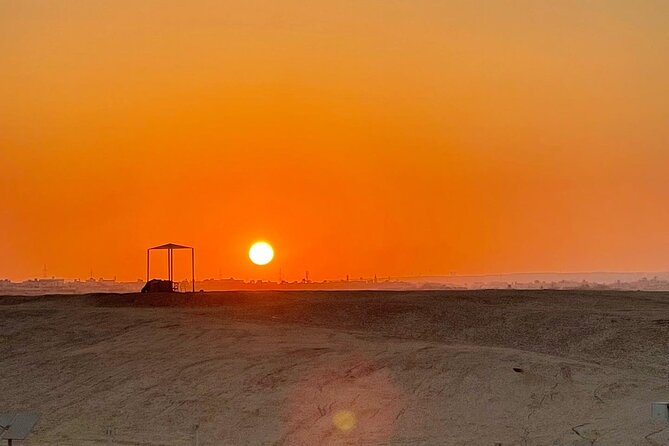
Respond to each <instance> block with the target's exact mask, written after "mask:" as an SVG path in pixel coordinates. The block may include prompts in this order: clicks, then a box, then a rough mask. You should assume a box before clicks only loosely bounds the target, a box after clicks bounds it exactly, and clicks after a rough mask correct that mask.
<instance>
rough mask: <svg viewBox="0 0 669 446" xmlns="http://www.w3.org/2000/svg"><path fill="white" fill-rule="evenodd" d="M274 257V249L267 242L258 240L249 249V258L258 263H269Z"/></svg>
mask: <svg viewBox="0 0 669 446" xmlns="http://www.w3.org/2000/svg"><path fill="white" fill-rule="evenodd" d="M273 258H274V249H273V248H272V245H270V244H269V243H267V242H256V243H254V244H253V246H251V249H249V259H251V261H252V262H253V263H255V264H256V265H267V264H268V263H269V262H271V261H272V259H273Z"/></svg>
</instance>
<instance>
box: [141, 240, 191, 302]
mask: <svg viewBox="0 0 669 446" xmlns="http://www.w3.org/2000/svg"><path fill="white" fill-rule="evenodd" d="M156 249H161V250H167V276H168V280H169V281H170V282H174V250H175V249H190V255H191V274H192V284H193V292H195V249H194V248H192V247H190V246H183V245H176V244H174V243H166V244H164V245H160V246H154V247H153V248H149V249H147V250H146V281H147V282H148V281H149V280H150V279H151V278H150V277H149V275H150V271H151V251H153V250H156Z"/></svg>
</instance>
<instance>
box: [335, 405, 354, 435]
mask: <svg viewBox="0 0 669 446" xmlns="http://www.w3.org/2000/svg"><path fill="white" fill-rule="evenodd" d="M332 423H333V424H334V425H335V426H336V427H337V429H339V430H340V431H344V432H348V431H350V430H351V429H353V428H354V427H355V415H354V414H353V412H351V411H350V410H339V411H337V412H336V413H335V414H334V416H333V417H332Z"/></svg>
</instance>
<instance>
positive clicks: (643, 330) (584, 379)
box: [0, 291, 669, 445]
mask: <svg viewBox="0 0 669 446" xmlns="http://www.w3.org/2000/svg"><path fill="white" fill-rule="evenodd" d="M514 369H515V370H514ZM668 373H669V294H663V293H623V292H619V293H618V292H555V291H543V292H539V291H535V292H518V291H514V292H510V291H509V292H507V291H482V292H481V291H476V292H397V293H387V292H319V293H314V292H283V293H280V292H257V293H206V294H195V295H177V296H174V295H172V296H170V295H152V296H147V295H91V296H69V297H42V298H21V297H11V298H10V297H0V412H7V411H14V410H35V411H38V412H40V413H42V419H41V420H40V422H39V425H38V431H37V432H36V433H35V434H34V435H33V436H32V437H31V440H30V442H27V443H25V444H30V445H53V444H58V445H96V444H103V445H104V444H107V441H108V437H107V436H106V435H105V431H106V429H107V428H108V427H111V428H112V430H113V434H114V435H113V444H141V445H161V444H165V445H191V444H193V435H194V428H193V426H194V425H195V424H199V426H200V427H199V434H198V435H199V441H200V444H201V445H245V444H248V445H256V444H268V445H270V444H280V445H319V444H321V445H330V444H332V445H345V444H351V445H360V444H362V445H377V444H428V445H493V444H494V442H501V443H502V444H504V445H580V444H583V445H590V444H596V445H668V444H669V424H667V423H663V422H657V421H655V422H654V421H652V420H651V419H650V403H651V402H652V401H660V400H668V399H669V375H668Z"/></svg>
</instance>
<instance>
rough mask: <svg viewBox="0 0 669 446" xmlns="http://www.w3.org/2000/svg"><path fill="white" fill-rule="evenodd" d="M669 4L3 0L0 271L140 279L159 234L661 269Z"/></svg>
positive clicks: (299, 250)
mask: <svg viewBox="0 0 669 446" xmlns="http://www.w3.org/2000/svg"><path fill="white" fill-rule="evenodd" d="M667 23H669V2H667V1H664V0H656V1H643V0H640V1H630V0H626V1H615V0H606V1H604V0H601V1H596V0H581V1H571V0H561V1H539V0H526V1H510V0H508V1H501V0H500V1H498V0H488V1H473V0H462V1H452V0H433V1H430V0H411V1H409V0H407V1H399V0H350V1H342V0H339V1H329V2H325V1H309V2H307V1H302V0H253V1H251V0H243V1H242V0H239V1H236V0H235V1H232V0H229V1H180V2H175V1H166V0H161V1H138V0H132V1H125V0H114V1H93V0H85V1H84V0H82V1H75V0H68V1H29V0H20V1H18V0H17V1H8V0H0V169H1V172H0V247H1V248H2V253H1V255H0V278H3V277H5V278H11V279H25V278H29V277H36V276H41V274H42V268H43V265H44V264H46V265H47V268H48V272H49V275H55V276H60V277H68V278H73V277H82V278H84V277H88V275H89V271H90V270H91V269H92V270H93V271H94V275H95V276H96V277H100V276H104V277H112V276H117V277H118V278H119V279H130V280H134V279H137V278H140V277H143V276H144V268H145V266H144V265H145V249H146V248H147V247H149V246H152V245H156V244H160V243H164V242H168V241H172V242H176V243H184V244H191V245H194V246H195V247H196V249H197V255H198V260H199V261H198V276H199V277H218V276H219V274H221V275H222V276H224V277H229V276H235V277H239V278H245V279H252V278H261V279H274V280H276V279H277V278H278V273H279V268H281V269H282V271H283V276H284V278H286V279H291V280H292V279H299V278H301V277H303V275H304V271H305V270H309V271H310V272H311V277H312V278H314V279H316V280H320V279H324V278H340V277H343V276H345V275H346V274H347V273H348V274H350V275H351V276H352V277H358V276H371V275H373V274H375V273H376V274H378V275H379V276H388V275H390V276H407V275H430V274H447V273H451V272H456V273H459V274H485V273H502V272H518V271H594V270H608V271H629V270H633V271H638V270H648V271H660V270H669V82H668V81H667V79H669V56H668V55H669V26H667ZM257 239H265V240H267V241H269V242H270V243H272V244H273V245H274V247H275V250H276V259H275V262H273V263H272V264H271V265H270V266H269V267H264V268H263V267H258V266H254V265H252V264H251V263H250V262H249V260H248V258H247V257H246V251H247V250H248V247H249V246H250V244H251V243H252V242H253V241H255V240H257ZM184 257H186V254H184ZM181 260H183V259H181ZM179 265H180V263H178V265H177V266H179ZM159 266H162V265H159ZM187 272H188V271H187V270H186V269H185V268H184V269H183V270H181V271H177V277H180V276H182V275H183V276H184V277H186V276H187ZM158 273H160V270H159V269H156V274H158Z"/></svg>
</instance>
